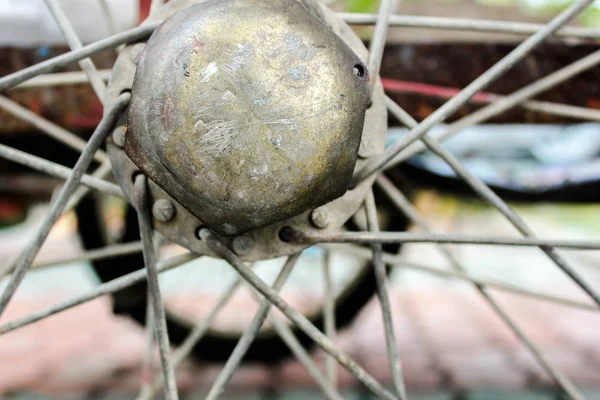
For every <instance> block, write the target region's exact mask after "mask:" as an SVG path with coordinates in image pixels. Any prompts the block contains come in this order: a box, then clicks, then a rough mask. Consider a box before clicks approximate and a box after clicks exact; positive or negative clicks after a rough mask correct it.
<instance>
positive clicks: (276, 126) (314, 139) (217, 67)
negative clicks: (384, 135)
mask: <svg viewBox="0 0 600 400" xmlns="http://www.w3.org/2000/svg"><path fill="white" fill-rule="evenodd" d="M225 25H227V26H229V28H228V29H227V30H226V31H223V26H225ZM356 70H358V71H362V73H355V71H356ZM368 78H369V77H368V74H367V73H366V66H365V65H364V64H363V62H362V61H361V59H360V58H359V57H358V56H357V55H356V54H355V53H354V52H353V51H352V50H351V49H350V47H348V46H347V45H346V44H345V43H344V42H343V41H342V39H340V38H339V37H338V36H337V35H336V34H335V33H334V32H333V31H332V30H331V29H329V28H328V27H327V26H326V25H324V24H323V22H322V21H321V20H320V19H319V18H318V17H317V16H315V15H314V14H313V13H312V12H311V11H310V10H309V9H308V8H307V7H305V6H304V5H303V4H302V3H300V2H298V1H296V0H274V1H269V2H265V1H264V0H226V1H221V2H202V3H199V4H197V5H194V6H192V7H189V8H187V9H185V10H182V11H180V12H178V13H176V14H175V15H173V16H171V17H170V18H168V19H167V20H166V21H165V22H164V23H163V24H162V25H161V27H160V28H159V29H158V30H157V31H156V33H155V34H154V35H153V36H152V37H151V38H150V40H149V41H148V43H147V45H146V46H145V48H144V50H143V51H142V53H141V57H140V58H139V62H138V67H137V71H136V74H135V80H134V84H133V91H132V102H131V105H130V108H129V119H128V134H127V136H126V138H125V151H126V153H127V155H128V156H129V157H130V158H131V159H132V160H133V162H134V163H135V164H136V165H137V166H138V167H139V168H140V169H141V170H142V171H143V172H144V173H146V174H148V176H149V177H150V178H151V179H152V180H153V181H154V182H155V183H157V184H158V185H159V186H161V187H162V188H163V189H165V191H166V192H168V193H169V194H170V195H171V196H172V197H173V198H174V199H176V200H177V201H178V202H179V203H180V204H182V205H183V206H184V207H185V208H186V209H187V210H189V211H190V212H191V213H192V214H194V215H195V216H196V217H197V218H199V219H200V220H201V221H202V222H203V224H204V225H206V226H208V227H210V228H211V229H212V230H214V231H216V232H218V233H220V234H222V235H236V234H240V233H243V232H247V231H249V230H251V229H257V228H261V227H264V226H266V225H269V224H272V223H274V222H277V221H282V220H284V219H287V218H290V217H293V216H295V215H298V214H300V213H302V212H304V211H306V210H310V209H312V208H315V207H318V206H321V205H323V204H325V203H327V202H329V201H331V200H333V199H335V198H338V197H340V196H342V195H343V194H344V193H345V192H346V187H347V184H348V182H349V180H350V177H351V175H352V171H353V170H354V166H355V163H356V159H357V152H358V146H359V144H360V140H361V133H362V128H363V122H364V115H365V111H366V108H367V105H368V102H369V100H368V81H369V79H368Z"/></svg>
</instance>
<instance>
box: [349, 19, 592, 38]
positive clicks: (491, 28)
mask: <svg viewBox="0 0 600 400" xmlns="http://www.w3.org/2000/svg"><path fill="white" fill-rule="evenodd" d="M338 16H339V17H341V18H342V19H343V20H344V21H345V22H346V23H348V24H351V25H374V24H375V23H376V22H377V15H376V14H355V13H338ZM389 25H390V26H393V27H402V28H429V29H444V30H464V31H470V32H493V33H510V34H515V35H532V34H534V33H536V32H537V31H539V30H540V29H542V28H543V27H544V25H543V24H531V23H526V22H514V21H494V20H481V19H467V18H447V17H429V16H423V15H390V19H389ZM554 36H555V37H560V38H579V39H595V38H600V30H599V29H593V28H580V27H573V26H565V27H562V28H560V29H558V30H557V31H556V33H555V34H554Z"/></svg>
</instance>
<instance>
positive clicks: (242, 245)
mask: <svg viewBox="0 0 600 400" xmlns="http://www.w3.org/2000/svg"><path fill="white" fill-rule="evenodd" d="M254 245H255V242H254V239H253V238H252V236H249V235H241V236H236V237H235V238H233V241H232V242H231V247H232V248H233V251H235V253H236V254H237V255H238V256H245V255H246V254H250V252H251V251H252V249H254Z"/></svg>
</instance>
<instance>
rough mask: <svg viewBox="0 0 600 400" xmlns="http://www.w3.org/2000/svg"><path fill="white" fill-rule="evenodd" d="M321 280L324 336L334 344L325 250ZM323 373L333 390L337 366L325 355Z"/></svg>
mask: <svg viewBox="0 0 600 400" xmlns="http://www.w3.org/2000/svg"><path fill="white" fill-rule="evenodd" d="M323 280H324V282H325V304H324V305H323V315H324V319H325V334H326V335H327V337H328V338H329V339H331V341H332V342H335V336H336V334H335V287H334V286H333V279H332V276H331V252H330V251H329V250H327V249H325V254H324V255H323ZM325 372H326V373H327V379H329V382H331V385H332V386H333V387H334V388H335V387H336V383H337V365H336V362H335V358H333V357H332V356H330V355H326V359H325Z"/></svg>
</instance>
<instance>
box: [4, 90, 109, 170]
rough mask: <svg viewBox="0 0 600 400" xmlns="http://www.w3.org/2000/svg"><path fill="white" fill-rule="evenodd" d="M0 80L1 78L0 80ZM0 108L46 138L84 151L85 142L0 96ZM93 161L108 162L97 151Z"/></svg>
mask: <svg viewBox="0 0 600 400" xmlns="http://www.w3.org/2000/svg"><path fill="white" fill-rule="evenodd" d="M0 79H1V78H0ZM0 108H2V109H3V110H4V111H6V112H8V113H10V114H12V115H13V116H15V117H17V118H19V119H21V120H23V121H25V122H28V123H30V124H31V125H33V126H35V127H36V128H37V129H39V130H40V131H42V132H43V133H45V134H47V135H48V136H50V137H52V138H54V139H56V140H58V141H59V142H61V143H63V144H65V145H66V146H68V147H70V148H72V149H75V150H77V151H79V152H82V151H83V149H85V145H86V141H85V140H83V139H82V138H80V137H79V136H77V135H75V134H74V133H72V132H69V131H68V130H66V129H64V128H62V127H60V126H58V125H56V124H54V123H53V122H50V121H48V120H47V119H45V118H43V117H41V116H39V115H38V114H36V113H34V112H33V111H30V110H28V109H27V108H25V107H23V106H22V105H20V104H19V103H17V102H16V101H13V100H11V99H9V98H7V97H4V96H1V95H0ZM94 160H96V161H98V162H104V161H106V160H108V156H107V155H106V153H105V152H104V151H103V150H97V151H96V153H95V154H94Z"/></svg>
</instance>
